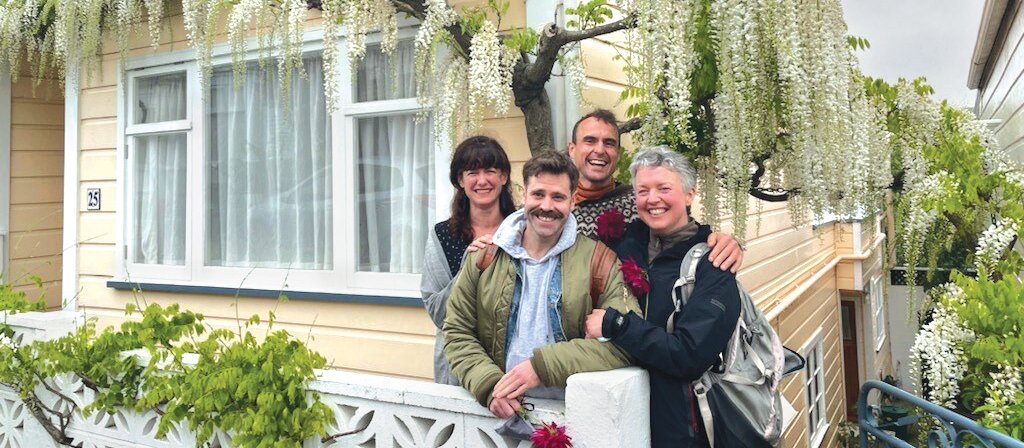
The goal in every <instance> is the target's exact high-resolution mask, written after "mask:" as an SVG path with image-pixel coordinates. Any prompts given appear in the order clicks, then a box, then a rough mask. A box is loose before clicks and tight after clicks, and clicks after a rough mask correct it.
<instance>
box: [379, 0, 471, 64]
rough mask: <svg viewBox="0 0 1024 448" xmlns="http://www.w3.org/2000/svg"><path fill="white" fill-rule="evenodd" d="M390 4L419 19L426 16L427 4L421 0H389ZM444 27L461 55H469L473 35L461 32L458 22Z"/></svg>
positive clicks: (421, 19)
mask: <svg viewBox="0 0 1024 448" xmlns="http://www.w3.org/2000/svg"><path fill="white" fill-rule="evenodd" d="M391 4H392V5H394V6H395V8H397V9H398V10H399V11H402V12H404V13H406V14H409V15H411V16H413V17H415V18H417V19H419V20H420V21H423V19H425V18H426V17H427V5H426V4H424V3H423V1H422V0H391ZM445 29H446V30H447V31H448V33H450V34H451V35H452V37H453V38H454V39H455V43H456V44H457V45H458V46H459V48H458V49H459V50H461V51H462V55H463V56H465V57H469V43H470V41H471V40H472V39H473V36H470V35H467V34H466V33H463V32H462V28H461V27H460V26H459V25H458V24H455V25H451V26H449V27H447V28H445Z"/></svg>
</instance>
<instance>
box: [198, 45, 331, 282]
mask: <svg viewBox="0 0 1024 448" xmlns="http://www.w3.org/2000/svg"><path fill="white" fill-rule="evenodd" d="M303 65H304V68H305V71H306V74H307V77H306V79H303V78H302V77H300V76H297V75H296V76H294V77H292V80H291V85H290V89H289V91H288V97H287V101H288V102H289V103H290V104H285V99H284V98H283V97H282V94H281V91H280V82H279V80H278V76H277V73H278V72H277V67H276V66H275V65H274V64H269V65H267V67H266V68H265V69H261V68H260V67H259V65H258V64H257V63H255V62H254V63H250V64H249V66H248V70H247V71H246V75H245V80H244V81H243V82H242V83H241V85H239V86H238V88H235V84H234V83H235V80H234V75H233V73H232V70H231V68H230V67H225V68H221V69H216V70H214V72H213V76H212V77H211V79H210V96H209V99H208V106H207V115H206V126H207V135H208V137H207V139H206V141H207V150H206V154H207V165H206V169H207V172H206V174H207V185H206V188H207V193H206V195H207V199H206V200H207V210H205V211H204V212H205V213H204V214H205V215H206V229H207V232H206V233H207V239H206V247H207V251H206V264H207V265H209V266H240V267H262V268H291V269H330V268H331V266H332V264H333V254H332V252H333V251H332V244H333V242H332V241H333V235H332V227H331V225H332V224H331V222H332V216H331V214H332V198H331V151H330V149H331V135H330V126H329V116H328V113H327V107H326V101H325V97H324V79H323V70H322V64H321V61H320V58H319V57H309V58H306V59H305V60H304V61H303Z"/></svg>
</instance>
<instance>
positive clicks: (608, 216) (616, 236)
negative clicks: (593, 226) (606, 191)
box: [597, 208, 626, 246]
mask: <svg viewBox="0 0 1024 448" xmlns="http://www.w3.org/2000/svg"><path fill="white" fill-rule="evenodd" d="M625 231H626V215H623V214H622V212H620V211H618V210H617V209H614V208H610V209H608V210H605V211H604V212H603V213H601V214H600V215H599V216H598V217H597V238H598V239H600V240H601V241H603V242H604V243H605V244H607V245H609V246H610V245H612V244H614V243H615V242H616V241H618V240H620V239H622V234H623V233H625Z"/></svg>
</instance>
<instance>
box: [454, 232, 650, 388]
mask: <svg viewBox="0 0 1024 448" xmlns="http://www.w3.org/2000/svg"><path fill="white" fill-rule="evenodd" d="M595 244H597V243H596V242H595V241H594V240H591V239H590V238H584V237H579V238H576V243H574V244H573V245H572V246H571V247H570V248H568V249H566V250H565V251H564V252H562V253H561V254H560V255H559V257H560V259H561V265H562V268H561V269H562V298H561V307H562V310H561V313H560V314H561V318H562V329H563V330H564V332H565V338H566V341H565V342H556V343H553V344H548V345H545V346H543V347H540V348H538V349H536V350H534V352H533V358H532V364H533V368H534V370H535V371H536V372H537V376H538V377H540V381H541V383H543V384H544V385H545V386H553V387H565V382H566V380H567V379H568V378H569V376H570V375H572V374H575V373H580V372H592V371H599V370H610V369H617V368H619V367H625V366H628V365H629V364H630V362H631V360H630V358H629V356H628V355H627V354H626V353H625V352H623V351H622V350H621V349H619V348H618V347H616V346H615V345H614V344H612V343H611V342H599V341H598V340H596V339H584V334H585V326H584V323H585V320H586V317H587V314H588V313H590V311H591V310H592V309H593V308H592V307H591V298H590V261H591V258H592V256H593V253H594V246H595ZM483 253H484V251H477V252H475V253H472V254H470V255H469V256H468V257H467V259H466V260H465V261H464V262H463V263H462V270H461V271H459V275H458V277H457V278H456V279H455V283H454V285H453V287H452V292H451V296H449V298H448V310H447V315H446V317H445V320H444V328H443V330H442V333H443V335H444V354H445V357H446V358H447V359H448V363H449V365H450V366H451V368H452V372H454V373H455V376H456V377H458V378H459V381H460V383H461V384H462V386H463V387H465V388H466V389H467V390H469V391H470V392H471V393H472V394H473V396H475V397H476V399H477V401H478V402H480V404H482V405H484V406H487V405H488V404H489V403H490V397H491V392H492V391H493V389H494V385H495V384H497V383H498V380H500V379H501V377H502V375H504V369H503V368H502V367H503V366H504V365H505V348H506V347H505V341H506V337H505V335H506V332H507V330H508V329H507V327H508V322H509V308H510V307H511V304H512V291H513V289H514V286H515V282H516V272H515V266H514V264H513V260H512V257H510V256H509V255H508V254H506V253H505V252H504V251H502V250H498V252H497V254H496V255H495V256H494V260H493V261H492V262H491V265H490V266H489V267H488V268H487V269H485V270H484V271H483V272H481V271H480V270H479V269H477V257H479V256H482V254H483ZM611 269H612V272H611V273H610V274H609V275H608V282H607V283H606V284H605V289H604V293H603V294H601V298H600V301H599V303H598V307H599V308H607V307H612V308H615V309H617V310H619V311H620V312H623V313H627V312H630V311H634V312H639V305H637V301H636V299H635V298H634V297H633V296H632V295H631V294H630V293H629V292H628V290H627V289H626V287H625V285H624V283H623V281H622V271H621V270H620V269H619V263H618V262H617V261H616V262H615V263H614V264H613V265H612V267H611Z"/></svg>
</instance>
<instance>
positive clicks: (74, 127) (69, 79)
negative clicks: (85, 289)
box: [60, 70, 79, 310]
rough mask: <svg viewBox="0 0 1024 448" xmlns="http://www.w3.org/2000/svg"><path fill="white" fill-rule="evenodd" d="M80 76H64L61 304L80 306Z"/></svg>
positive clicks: (69, 74)
mask: <svg viewBox="0 0 1024 448" xmlns="http://www.w3.org/2000/svg"><path fill="white" fill-rule="evenodd" d="M78 87H79V85H78V76H77V74H76V73H74V71H73V70H69V71H68V75H67V76H66V77H65V78H64V228H63V230H62V234H63V235H64V239H63V240H64V241H63V244H62V247H63V248H64V251H63V253H62V254H61V263H62V264H61V294H60V295H61V299H62V300H61V303H62V304H63V308H64V309H65V310H75V309H77V308H78Z"/></svg>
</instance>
